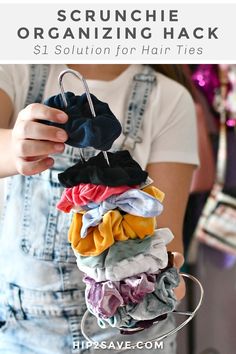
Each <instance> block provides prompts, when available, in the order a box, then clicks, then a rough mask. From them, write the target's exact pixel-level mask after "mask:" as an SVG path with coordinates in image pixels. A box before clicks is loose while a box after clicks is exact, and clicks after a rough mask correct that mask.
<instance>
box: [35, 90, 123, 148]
mask: <svg viewBox="0 0 236 354" xmlns="http://www.w3.org/2000/svg"><path fill="white" fill-rule="evenodd" d="M65 96H66V100H67V102H68V106H67V107H65V106H64V103H63V101H62V96H61V94H59V95H56V96H52V97H50V98H48V99H47V100H45V102H44V104H45V105H46V106H49V107H53V108H57V109H60V110H62V111H64V112H65V113H66V114H67V115H68V117H69V118H68V121H67V122H66V123H64V124H60V123H54V122H50V121H42V120H40V123H44V124H47V125H53V126H55V127H58V128H62V129H64V130H65V131H66V132H67V134H68V136H69V138H68V140H67V141H66V144H68V145H71V146H74V147H78V148H85V147H88V146H92V147H93V148H95V149H97V150H103V151H106V150H109V149H110V148H111V146H112V144H113V142H114V141H115V140H116V139H117V138H118V136H119V135H120V134H121V130H122V129H121V124H120V122H119V121H118V119H117V118H116V117H115V116H114V114H113V113H112V112H111V110H110V108H109V106H108V104H107V103H104V102H102V101H100V100H98V99H97V98H96V97H95V96H94V95H92V94H91V99H92V102H93V105H94V109H95V113H96V117H93V116H92V113H91V110H90V107H89V104H88V100H87V96H86V94H85V93H84V94H83V95H81V96H76V95H74V93H72V92H66V93H65Z"/></svg>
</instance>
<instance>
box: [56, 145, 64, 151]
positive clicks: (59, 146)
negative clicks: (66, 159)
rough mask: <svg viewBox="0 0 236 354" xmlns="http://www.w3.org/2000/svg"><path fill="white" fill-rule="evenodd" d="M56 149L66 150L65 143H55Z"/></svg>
mask: <svg viewBox="0 0 236 354" xmlns="http://www.w3.org/2000/svg"><path fill="white" fill-rule="evenodd" d="M54 147H55V150H56V151H63V150H64V144H55V145H54Z"/></svg>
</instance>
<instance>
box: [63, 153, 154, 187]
mask: <svg viewBox="0 0 236 354" xmlns="http://www.w3.org/2000/svg"><path fill="white" fill-rule="evenodd" d="M107 155H108V159H109V163H110V166H108V164H107V162H106V160H105V158H104V156H103V153H102V152H100V153H99V154H98V155H97V156H94V157H91V158H90V159H89V160H87V161H85V162H82V161H79V162H78V163H77V164H75V165H74V166H72V167H69V168H67V170H65V171H64V172H62V173H60V174H59V175H58V179H59V181H60V183H61V184H62V185H63V186H64V187H67V188H68V187H74V186H76V185H78V184H79V183H92V184H102V185H105V186H109V187H117V186H122V185H128V186H133V185H137V184H141V183H143V182H145V181H146V179H147V176H148V174H147V172H146V171H143V170H142V168H141V167H140V165H139V164H138V163H137V162H136V161H135V160H134V159H133V158H132V157H131V155H130V153H129V151H127V150H123V151H116V152H114V153H112V152H108V153H107Z"/></svg>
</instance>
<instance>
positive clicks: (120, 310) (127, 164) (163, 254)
mask: <svg viewBox="0 0 236 354" xmlns="http://www.w3.org/2000/svg"><path fill="white" fill-rule="evenodd" d="M91 97H92V101H93V104H94V107H95V111H96V114H97V115H96V117H95V118H93V117H91V112H90V109H89V106H88V103H87V98H86V97H85V95H82V96H75V95H74V94H73V93H70V92H68V93H66V100H67V102H68V107H66V108H65V107H64V106H63V101H62V99H61V96H60V95H57V96H53V97H51V98H50V99H48V100H47V101H46V102H45V104H47V105H49V106H51V107H55V108H59V109H62V110H63V111H65V112H66V113H67V114H68V115H69V120H68V122H67V123H65V124H64V125H62V124H61V125H60V124H56V123H52V122H46V124H50V125H51V124H52V125H56V126H60V127H61V128H64V129H65V130H66V131H67V133H68V136H69V139H68V141H67V142H66V143H67V144H69V145H72V146H75V147H79V148H83V147H87V146H93V147H94V148H96V149H99V150H108V149H109V148H110V147H111V145H112V143H113V141H114V140H115V139H116V138H117V137H118V136H119V135H120V133H121V128H120V123H119V121H118V120H117V119H116V117H115V116H114V115H113V113H112V112H111V111H110V109H109V106H108V105H107V104H106V103H103V102H101V101H99V100H98V99H97V98H96V97H95V96H93V95H91ZM44 123H45V122H44ZM107 155H108V159H109V165H108V164H107V162H106V160H105V159H104V156H103V154H102V152H100V153H99V154H98V155H97V156H94V157H92V158H90V159H89V160H88V161H79V162H78V163H77V164H76V165H74V166H72V167H69V168H68V169H67V170H66V171H64V172H63V173H61V174H59V176H58V178H59V181H60V182H61V184H62V185H63V186H64V187H65V190H64V192H63V194H62V197H61V199H60V201H59V203H58V204H57V207H58V209H59V210H61V211H63V212H65V213H69V212H71V211H72V212H74V215H73V218H72V223H71V226H70V229H69V234H68V238H69V242H70V243H71V246H72V248H73V251H74V253H75V256H76V259H77V265H78V268H79V269H80V270H81V271H82V272H84V273H85V276H84V279H83V280H84V282H85V284H86V291H85V295H86V296H85V298H86V303H87V307H88V309H89V311H90V312H91V313H92V314H94V315H95V316H96V317H97V322H98V325H99V326H100V327H103V328H104V327H107V326H112V327H117V328H120V330H121V332H122V331H123V332H122V333H125V330H127V329H128V328H130V327H139V326H140V325H141V326H142V327H143V328H144V327H146V328H147V327H149V326H151V325H152V323H153V322H154V321H155V320H156V319H158V320H163V319H165V318H166V314H167V313H168V312H171V311H173V310H174V309H175V306H176V298H175V295H174V292H173V289H174V288H175V287H176V286H178V284H179V276H178V272H177V270H176V269H175V268H174V267H173V257H172V256H171V254H168V253H167V249H166V245H167V244H168V243H169V242H171V240H172V239H173V235H172V233H171V231H170V230H169V229H167V228H164V229H156V217H158V215H160V213H161V212H162V210H163V205H162V201H163V199H164V193H163V192H161V191H160V190H159V189H157V188H156V187H154V186H150V185H149V184H148V183H147V177H148V175H147V172H146V171H143V170H142V168H141V167H140V166H139V164H138V163H137V162H136V161H135V160H134V159H133V158H132V157H131V155H130V153H129V152H128V151H117V152H114V153H112V152H108V153H107ZM157 225H158V222H157Z"/></svg>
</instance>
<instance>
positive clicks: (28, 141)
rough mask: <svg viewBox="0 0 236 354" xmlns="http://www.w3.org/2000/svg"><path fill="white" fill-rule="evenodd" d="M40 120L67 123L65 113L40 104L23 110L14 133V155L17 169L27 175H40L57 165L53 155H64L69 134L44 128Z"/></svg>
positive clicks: (34, 104)
mask: <svg viewBox="0 0 236 354" xmlns="http://www.w3.org/2000/svg"><path fill="white" fill-rule="evenodd" d="M38 119H42V120H49V121H52V122H57V123H65V122H66V121H67V119H68V116H67V115H66V113H64V112H63V111H60V110H58V109H55V108H51V107H47V106H45V105H43V104H40V103H33V104H30V105H28V106H27V107H26V108H24V109H23V110H22V111H20V113H19V115H18V117H17V120H16V124H15V126H14V128H13V130H12V153H13V159H14V162H15V166H16V170H17V171H18V172H19V173H20V174H22V175H25V176H30V175H34V174H37V173H40V172H42V171H44V170H46V169H48V168H50V167H52V166H53V163H54V160H53V159H52V158H51V157H49V155H51V154H57V153H62V152H63V151H64V148H65V144H64V142H65V141H66V140H67V139H68V136H67V133H66V132H65V131H64V130H63V129H60V128H57V127H53V126H48V125H44V124H42V123H39V122H37V120H38Z"/></svg>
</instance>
